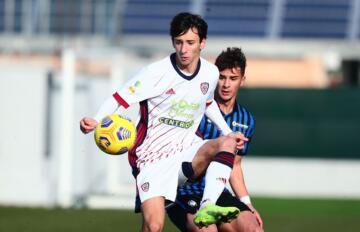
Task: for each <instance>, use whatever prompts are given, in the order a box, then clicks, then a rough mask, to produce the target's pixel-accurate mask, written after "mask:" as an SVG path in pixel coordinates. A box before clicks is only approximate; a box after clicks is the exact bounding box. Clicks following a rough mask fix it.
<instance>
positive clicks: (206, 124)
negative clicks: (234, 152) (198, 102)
mask: <svg viewBox="0 0 360 232" xmlns="http://www.w3.org/2000/svg"><path fill="white" fill-rule="evenodd" d="M221 114H222V115H223V117H224V119H225V121H226V122H227V124H228V125H229V127H230V128H231V129H232V131H239V132H241V133H243V134H244V135H245V136H246V137H247V138H249V141H248V142H246V143H245V145H244V149H243V150H242V151H240V152H239V153H238V154H239V155H246V153H247V151H248V147H249V142H250V141H251V137H252V136H253V134H254V129H255V120H254V117H253V115H252V114H251V113H250V112H249V111H248V110H246V109H245V108H244V107H243V106H241V105H240V104H238V103H235V105H234V108H233V111H232V112H231V113H229V114H224V113H223V112H221ZM198 130H199V132H200V133H201V134H202V135H203V137H204V139H215V138H217V137H219V136H220V131H219V129H218V128H217V127H216V125H215V124H214V123H213V122H212V121H211V120H210V119H208V118H207V117H206V116H204V117H203V118H202V120H201V122H200V125H199V129H198Z"/></svg>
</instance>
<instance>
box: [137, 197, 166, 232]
mask: <svg viewBox="0 0 360 232" xmlns="http://www.w3.org/2000/svg"><path fill="white" fill-rule="evenodd" d="M141 211H142V216H143V224H142V229H141V231H142V232H161V231H162V230H163V228H164V220H165V200H164V198H163V197H153V198H150V199H148V200H146V201H144V202H143V203H142V204H141Z"/></svg>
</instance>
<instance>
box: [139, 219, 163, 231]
mask: <svg viewBox="0 0 360 232" xmlns="http://www.w3.org/2000/svg"><path fill="white" fill-rule="evenodd" d="M163 226H164V224H163V223H162V222H157V221H149V222H145V223H144V230H143V231H146V232H161V231H162V229H163Z"/></svg>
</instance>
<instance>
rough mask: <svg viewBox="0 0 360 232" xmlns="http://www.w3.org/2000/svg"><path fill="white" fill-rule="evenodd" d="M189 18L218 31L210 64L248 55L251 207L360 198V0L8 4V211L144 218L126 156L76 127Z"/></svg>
mask: <svg viewBox="0 0 360 232" xmlns="http://www.w3.org/2000/svg"><path fill="white" fill-rule="evenodd" d="M180 11H192V12H195V13H198V14H201V15H202V16H203V17H204V18H205V19H206V20H207V21H208V23H209V38H208V41H207V42H208V43H207V47H206V49H205V50H204V51H203V54H204V57H205V58H207V59H209V60H210V61H213V60H214V58H215V57H216V56H217V55H218V54H219V53H220V52H221V51H222V50H223V49H225V48H226V47H228V46H238V47H241V48H242V49H243V50H244V52H245V54H246V55H247V57H248V66H247V70H246V75H247V80H246V86H245V87H244V88H243V89H241V90H240V91H239V95H238V101H239V102H241V103H242V104H243V105H245V106H246V108H248V109H249V110H250V111H251V112H253V114H254V115H255V118H256V123H257V124H256V132H255V137H254V140H253V142H252V144H251V146H250V150H249V155H248V157H246V158H245V160H244V164H243V165H244V169H245V175H246V179H247V182H248V187H249V191H250V192H251V193H252V195H257V196H273V197H289V196H291V197H320V198H322V197H336V198H355V199H358V198H359V197H360V184H359V181H358V180H360V149H359V147H357V140H358V139H359V135H358V131H359V129H360V119H359V118H360V117H359V116H360V107H359V102H360V101H359V100H360V90H359V85H360V43H359V38H360V32H359V30H360V0H344V1H336V0H311V1H310V0H305V1H304V0H301V1H300V0H256V1H248V0H239V1H235V0H226V1H220V0H218V1H215V0H200V1H196V0H184V1H171V0H157V1H151V2H150V1H142V0H132V1H125V0H92V1H88V0H0V105H1V120H0V129H1V132H2V133H1V136H0V138H1V139H0V204H1V205H20V206H46V207H52V206H62V207H92V208H119V207H120V208H131V207H133V204H134V194H135V185H134V180H133V177H132V176H131V170H130V167H129V165H128V164H127V157H126V155H124V156H109V155H105V154H103V153H101V151H100V150H99V149H98V148H97V147H96V146H95V143H94V142H93V137H92V135H88V136H84V135H82V134H81V132H80V131H79V123H78V122H79V120H80V119H81V117H83V116H85V115H90V116H91V115H94V114H95V112H96V110H97V108H98V107H99V105H100V104H101V102H102V101H103V100H104V99H105V98H106V97H107V96H109V95H110V94H111V93H112V92H113V91H114V90H115V89H116V88H117V87H118V86H120V85H121V84H122V83H124V81H125V80H126V79H127V78H129V77H130V76H132V75H133V74H134V73H135V72H137V71H138V70H139V69H140V68H141V67H143V66H144V65H145V64H148V63H150V62H152V61H154V60H157V59H159V58H161V57H164V56H166V55H168V54H169V53H170V52H172V50H173V48H172V44H171V40H170V38H169V36H168V27H169V21H170V19H171V18H172V17H173V15H174V14H176V13H177V12H180ZM120 113H122V114H127V115H128V116H129V117H131V118H132V119H134V120H136V115H137V107H136V106H133V107H132V108H131V109H130V110H129V111H127V112H124V111H121V112H120Z"/></svg>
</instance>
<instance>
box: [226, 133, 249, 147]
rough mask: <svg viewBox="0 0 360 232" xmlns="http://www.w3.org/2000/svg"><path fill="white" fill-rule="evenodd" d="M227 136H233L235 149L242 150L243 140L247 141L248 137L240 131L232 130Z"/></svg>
mask: <svg viewBox="0 0 360 232" xmlns="http://www.w3.org/2000/svg"><path fill="white" fill-rule="evenodd" d="M229 136H231V137H233V138H235V140H236V149H237V150H242V149H243V148H244V144H245V142H247V141H249V139H248V138H246V137H245V135H244V134H243V133H241V132H232V133H230V134H229Z"/></svg>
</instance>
